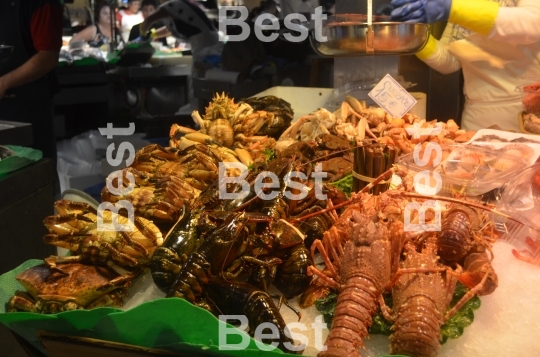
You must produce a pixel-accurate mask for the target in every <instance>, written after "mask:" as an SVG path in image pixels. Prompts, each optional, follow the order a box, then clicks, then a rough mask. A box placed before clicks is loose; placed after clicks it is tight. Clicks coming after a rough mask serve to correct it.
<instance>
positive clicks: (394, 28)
mask: <svg viewBox="0 0 540 357" xmlns="http://www.w3.org/2000/svg"><path fill="white" fill-rule="evenodd" d="M374 20H375V21H376V20H379V18H377V17H374ZM372 29H373V43H372V49H373V51H372V52H370V51H369V46H368V43H367V41H368V38H369V36H368V24H367V21H366V16H365V15H346V16H344V15H341V16H336V17H333V16H331V17H330V19H329V21H328V22H326V23H325V24H323V28H322V35H323V36H326V37H327V41H326V42H319V41H317V40H316V38H315V32H314V30H311V31H310V42H311V46H312V47H313V49H314V50H315V52H317V53H318V54H320V55H321V56H327V57H351V56H367V55H374V56H380V55H411V54H415V53H416V52H418V51H420V50H421V49H422V48H423V47H424V46H425V44H426V43H427V40H428V35H429V25H428V24H419V23H405V22H389V21H381V22H373V23H372Z"/></svg>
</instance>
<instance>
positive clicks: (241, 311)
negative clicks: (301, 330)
mask: <svg viewBox="0 0 540 357" xmlns="http://www.w3.org/2000/svg"><path fill="white" fill-rule="evenodd" d="M206 294H207V296H208V297H209V298H210V300H211V302H212V303H213V304H214V305H215V307H216V308H217V310H219V311H220V313H221V314H224V315H244V316H246V318H247V320H248V323H249V333H250V335H252V336H253V333H254V332H255V330H256V329H257V327H258V326H260V325H261V324H263V323H270V324H272V325H274V326H275V327H277V329H278V331H279V338H278V339H277V341H274V340H272V339H263V340H262V342H264V343H268V344H270V343H273V342H278V346H277V347H278V348H279V349H281V350H282V351H285V352H289V350H288V349H287V346H288V345H285V343H288V344H291V345H292V342H293V341H292V339H291V338H289V337H288V336H287V335H286V334H285V321H284V320H283V317H281V314H280V313H279V310H278V308H277V306H276V304H275V303H274V301H273V300H272V298H271V297H270V295H268V294H267V293H265V292H264V291H261V290H259V289H257V288H256V287H254V286H252V285H250V284H246V283H240V282H237V281H229V280H225V279H223V278H222V277H220V276H216V277H212V278H211V279H210V281H209V285H208V287H207V290H206Z"/></svg>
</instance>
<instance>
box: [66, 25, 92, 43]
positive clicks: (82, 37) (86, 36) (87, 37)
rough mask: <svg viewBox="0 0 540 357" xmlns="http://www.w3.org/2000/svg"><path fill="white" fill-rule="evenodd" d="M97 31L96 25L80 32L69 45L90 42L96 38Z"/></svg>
mask: <svg viewBox="0 0 540 357" xmlns="http://www.w3.org/2000/svg"><path fill="white" fill-rule="evenodd" d="M96 33H97V29H96V25H91V26H88V27H87V28H85V29H83V30H81V31H79V32H78V33H77V34H75V35H74V36H73V37H72V38H71V40H69V43H74V42H77V41H86V42H90V41H92V40H93V39H94V37H96Z"/></svg>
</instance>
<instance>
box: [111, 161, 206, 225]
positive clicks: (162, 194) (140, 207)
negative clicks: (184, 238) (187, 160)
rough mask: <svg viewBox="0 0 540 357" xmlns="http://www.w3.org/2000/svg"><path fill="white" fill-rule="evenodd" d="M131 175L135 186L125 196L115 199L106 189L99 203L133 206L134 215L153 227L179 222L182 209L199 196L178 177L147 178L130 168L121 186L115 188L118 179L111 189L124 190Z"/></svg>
mask: <svg viewBox="0 0 540 357" xmlns="http://www.w3.org/2000/svg"><path fill="white" fill-rule="evenodd" d="M130 174H131V175H133V177H134V179H135V186H134V187H133V188H132V190H131V191H130V192H129V193H128V194H125V195H115V194H113V193H111V192H110V191H109V189H108V187H107V186H105V187H104V188H103V190H102V191H101V199H102V201H103V202H111V203H116V202H118V201H120V200H127V201H129V202H131V204H132V205H133V206H134V208H135V212H136V213H137V214H140V215H141V216H143V217H144V218H147V219H149V220H153V221H154V223H171V224H174V223H175V222H176V221H177V220H178V219H179V218H180V213H181V209H182V207H183V206H184V205H185V204H191V203H192V202H193V201H194V200H195V199H196V198H197V197H198V196H199V194H200V191H199V190H197V189H196V188H193V187H192V186H191V185H190V184H188V183H187V182H185V181H184V180H182V179H181V178H179V177H177V176H172V175H170V176H165V177H162V178H150V177H149V176H148V175H146V174H144V173H142V172H140V171H138V170H136V169H134V168H132V167H129V168H126V169H124V170H122V180H121V181H122V184H121V185H118V178H114V179H113V180H112V182H111V184H112V186H113V187H117V188H120V187H123V188H127V187H128V186H129V180H128V179H127V177H128V176H127V175H130ZM107 181H110V180H109V179H107ZM169 228H170V227H169Z"/></svg>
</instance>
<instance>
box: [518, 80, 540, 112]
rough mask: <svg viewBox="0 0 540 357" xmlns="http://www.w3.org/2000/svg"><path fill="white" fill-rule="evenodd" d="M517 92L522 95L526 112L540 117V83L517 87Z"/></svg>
mask: <svg viewBox="0 0 540 357" xmlns="http://www.w3.org/2000/svg"><path fill="white" fill-rule="evenodd" d="M516 91H517V92H520V93H521V102H522V104H523V109H525V111H526V112H528V113H532V114H534V115H540V83H534V84H527V85H523V86H517V87H516Z"/></svg>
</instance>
